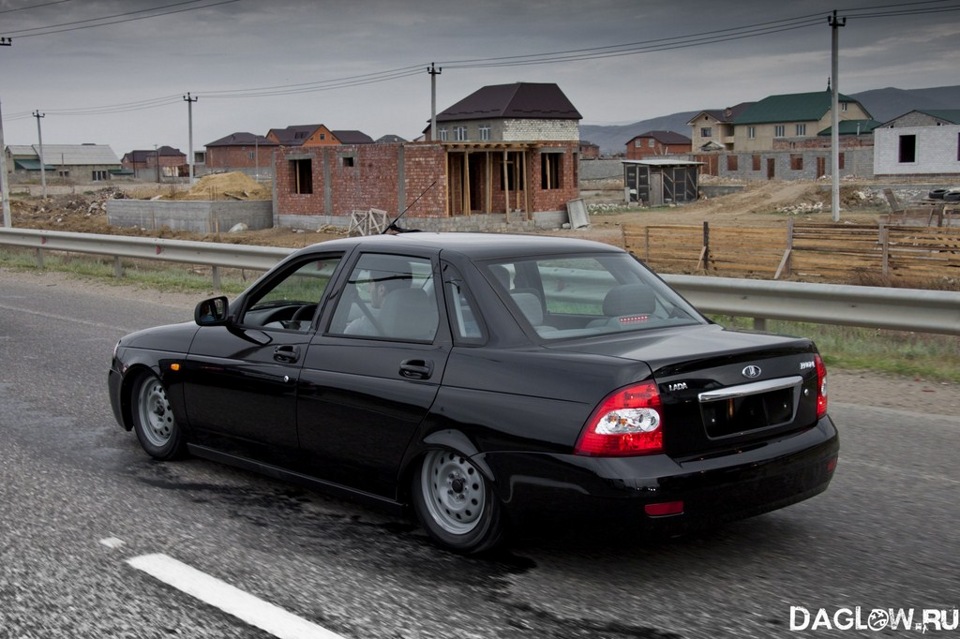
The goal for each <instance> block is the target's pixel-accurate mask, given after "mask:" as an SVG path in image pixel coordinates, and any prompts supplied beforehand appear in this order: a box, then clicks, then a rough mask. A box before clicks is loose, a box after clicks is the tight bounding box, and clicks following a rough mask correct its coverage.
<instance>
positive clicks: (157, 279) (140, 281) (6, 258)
mask: <svg viewBox="0 0 960 639" xmlns="http://www.w3.org/2000/svg"><path fill="white" fill-rule="evenodd" d="M0 265H3V266H4V267H5V268H9V269H16V270H24V271H30V270H36V269H37V260H36V255H35V252H34V250H33V249H22V250H21V249H3V250H0ZM122 266H123V277H117V276H116V274H115V269H116V265H115V262H114V260H113V259H112V258H104V257H100V256H95V255H80V256H77V255H71V254H65V253H51V252H46V253H44V255H43V268H44V269H46V270H51V271H57V272H59V273H66V274H68V275H73V276H75V277H78V278H87V279H95V280H97V281H99V282H103V283H107V284H116V285H117V286H124V285H128V284H133V285H138V286H142V287H146V288H154V289H157V290H160V291H169V292H176V293H198V294H202V295H206V294H208V293H210V292H211V291H212V290H214V289H213V269H212V268H210V267H204V266H196V265H189V264H166V263H162V262H154V261H145V260H123V261H122ZM219 270H220V292H221V293H222V294H224V295H229V296H234V295H237V294H239V293H241V292H243V290H244V289H246V288H247V286H249V285H250V283H251V282H252V281H253V280H254V279H256V278H257V277H259V276H260V272H259V271H244V270H239V269H226V268H221V269H219Z"/></svg>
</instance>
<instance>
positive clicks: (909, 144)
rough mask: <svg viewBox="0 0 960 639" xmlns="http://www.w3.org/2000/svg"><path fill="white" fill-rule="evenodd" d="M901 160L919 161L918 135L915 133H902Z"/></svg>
mask: <svg viewBox="0 0 960 639" xmlns="http://www.w3.org/2000/svg"><path fill="white" fill-rule="evenodd" d="M899 157H900V162H916V161H917V136H915V135H901V136H900V156H899Z"/></svg>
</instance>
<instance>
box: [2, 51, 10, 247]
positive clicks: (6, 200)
mask: <svg viewBox="0 0 960 639" xmlns="http://www.w3.org/2000/svg"><path fill="white" fill-rule="evenodd" d="M11 44H13V41H12V40H11V39H10V38H0V47H9V46H10V45H11ZM0 200H2V201H3V225H4V226H5V227H7V228H11V227H12V226H13V222H12V221H11V219H10V192H9V189H8V188H7V147H6V146H5V145H4V143H3V114H2V113H0Z"/></svg>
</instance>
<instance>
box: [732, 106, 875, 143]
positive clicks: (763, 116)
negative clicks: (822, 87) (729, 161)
mask: <svg viewBox="0 0 960 639" xmlns="http://www.w3.org/2000/svg"><path fill="white" fill-rule="evenodd" d="M832 100H833V96H832V94H831V92H830V91H829V90H828V91H814V92H812V93H790V94H784V95H771V96H769V97H766V98H764V99H762V100H760V101H759V102H754V103H753V104H751V105H750V106H748V107H747V108H746V109H744V110H743V112H741V113H740V114H739V115H738V116H737V117H736V118H734V120H733V126H734V135H733V137H734V141H733V147H734V150H736V151H740V152H747V153H749V152H754V151H770V150H788V149H795V148H809V147H819V146H822V138H820V137H819V134H820V132H821V131H823V130H824V129H827V128H829V127H830V125H831V119H832V117H831V111H832V109H831V107H832ZM838 105H839V107H838V108H839V114H838V117H839V120H840V121H841V122H842V121H845V120H872V118H871V116H870V114H869V113H868V112H867V110H866V109H865V108H864V106H863V105H862V104H860V103H859V102H858V101H857V100H855V99H853V98H851V97H848V96H845V95H842V94H841V95H839V96H838ZM841 130H842V129H841Z"/></svg>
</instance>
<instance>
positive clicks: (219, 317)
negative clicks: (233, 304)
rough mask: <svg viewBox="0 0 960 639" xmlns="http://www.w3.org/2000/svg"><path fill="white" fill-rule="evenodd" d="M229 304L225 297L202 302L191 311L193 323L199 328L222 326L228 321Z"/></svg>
mask: <svg viewBox="0 0 960 639" xmlns="http://www.w3.org/2000/svg"><path fill="white" fill-rule="evenodd" d="M229 313H230V302H229V300H227V298H226V296H224V295H221V296H220V297H211V298H210V299H208V300H203V301H202V302H200V303H199V304H197V307H196V308H195V309H194V310H193V321H195V322H196V323H197V324H199V325H200V326H223V325H224V324H226V323H227V322H228V320H229Z"/></svg>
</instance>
